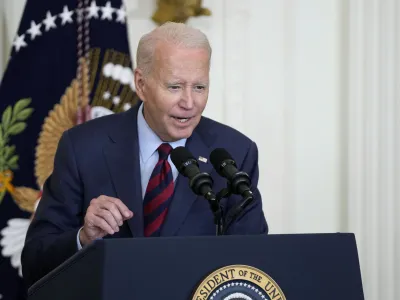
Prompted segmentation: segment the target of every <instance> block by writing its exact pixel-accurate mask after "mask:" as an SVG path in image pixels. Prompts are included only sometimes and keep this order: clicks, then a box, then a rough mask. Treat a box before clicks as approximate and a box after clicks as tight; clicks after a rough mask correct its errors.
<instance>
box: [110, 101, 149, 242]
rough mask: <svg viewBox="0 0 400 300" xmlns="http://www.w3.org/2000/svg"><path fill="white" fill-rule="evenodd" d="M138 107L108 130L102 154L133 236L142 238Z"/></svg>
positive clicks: (125, 114)
mask: <svg viewBox="0 0 400 300" xmlns="http://www.w3.org/2000/svg"><path fill="white" fill-rule="evenodd" d="M138 108H139V104H138V105H137V106H136V107H134V108H132V109H130V110H129V111H128V112H126V113H124V115H123V116H122V118H121V122H120V123H118V124H117V125H116V126H115V127H114V128H113V130H110V133H109V137H110V141H109V143H108V144H107V145H106V146H105V147H104V149H103V153H104V156H105V159H106V161H107V166H108V170H109V172H110V176H111V180H112V182H113V185H114V187H115V190H116V193H117V197H118V198H119V199H120V200H121V201H122V202H124V203H125V205H126V206H127V207H128V208H129V209H130V210H131V211H132V212H133V213H134V216H133V217H132V218H131V219H130V220H128V221H127V222H128V225H129V228H130V230H131V232H132V235H133V236H134V237H140V236H143V204H142V187H141V180H140V160H139V159H140V158H139V143H138V136H137V112H138Z"/></svg>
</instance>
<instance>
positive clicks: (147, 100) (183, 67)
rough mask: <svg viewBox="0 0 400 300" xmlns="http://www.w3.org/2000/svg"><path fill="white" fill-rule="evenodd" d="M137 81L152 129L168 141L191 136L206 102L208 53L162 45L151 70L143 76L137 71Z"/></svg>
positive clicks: (157, 50) (158, 48)
mask: <svg viewBox="0 0 400 300" xmlns="http://www.w3.org/2000/svg"><path fill="white" fill-rule="evenodd" d="M135 83H136V89H137V93H138V96H139V97H140V98H141V99H142V101H143V102H144V117H145V119H146V121H147V123H148V124H149V126H150V127H151V129H153V131H154V132H155V133H156V134H157V135H158V136H159V137H160V138H161V139H162V140H163V141H165V142H171V141H176V140H179V139H182V138H189V137H190V136H191V135H192V132H193V130H194V128H195V127H196V126H197V124H198V123H199V122H200V118H201V115H202V113H203V111H204V109H205V106H206V104H207V99H208V92H209V55H208V52H207V50H204V49H185V48H183V47H177V46H173V45H169V44H166V43H163V44H160V45H158V47H157V49H156V51H155V57H154V60H153V65H152V71H151V72H150V74H149V75H148V76H147V77H143V75H142V73H141V71H140V70H136V71H135Z"/></svg>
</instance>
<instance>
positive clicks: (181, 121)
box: [173, 117, 191, 123]
mask: <svg viewBox="0 0 400 300" xmlns="http://www.w3.org/2000/svg"><path fill="white" fill-rule="evenodd" d="M173 118H174V119H175V120H178V122H180V123H186V122H188V121H189V120H190V119H191V117H190V118H181V117H173Z"/></svg>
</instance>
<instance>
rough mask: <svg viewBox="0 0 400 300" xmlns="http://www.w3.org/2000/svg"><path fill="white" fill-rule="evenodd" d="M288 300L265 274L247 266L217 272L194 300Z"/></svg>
mask: <svg viewBox="0 0 400 300" xmlns="http://www.w3.org/2000/svg"><path fill="white" fill-rule="evenodd" d="M241 299H243V300H258V299H260V300H266V299H268V300H286V297H285V295H284V294H283V292H282V290H281V288H280V287H279V286H278V284H277V283H276V282H275V281H274V280H273V279H272V278H271V277H270V276H268V275H267V274H265V273H264V272H262V271H260V270H258V269H256V268H253V267H250V266H245V265H232V266H226V267H223V268H221V269H219V270H216V271H215V272H213V273H212V274H210V275H209V276H208V277H207V278H206V279H204V280H203V281H202V282H201V283H200V285H199V286H198V288H197V290H196V292H195V293H194V296H193V298H192V300H241Z"/></svg>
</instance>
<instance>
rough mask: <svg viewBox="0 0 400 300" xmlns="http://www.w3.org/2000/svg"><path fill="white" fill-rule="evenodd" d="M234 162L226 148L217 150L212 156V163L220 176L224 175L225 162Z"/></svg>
mask: <svg viewBox="0 0 400 300" xmlns="http://www.w3.org/2000/svg"><path fill="white" fill-rule="evenodd" d="M227 159H229V160H232V161H233V158H232V156H231V155H230V154H229V153H228V151H226V150H225V149H224V148H216V149H214V150H213V151H212V152H211V154H210V161H211V164H212V165H213V167H214V169H215V170H216V171H217V172H218V174H220V175H221V174H222V170H221V164H222V162H223V161H224V160H227Z"/></svg>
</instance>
